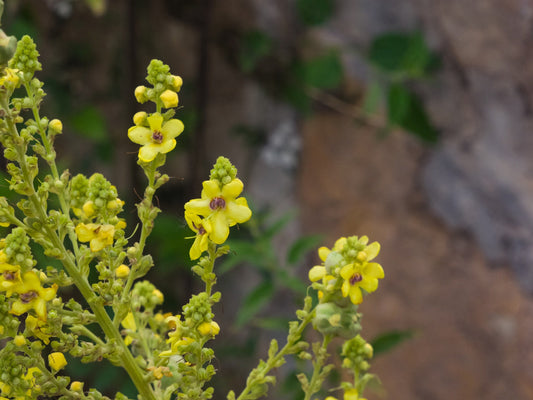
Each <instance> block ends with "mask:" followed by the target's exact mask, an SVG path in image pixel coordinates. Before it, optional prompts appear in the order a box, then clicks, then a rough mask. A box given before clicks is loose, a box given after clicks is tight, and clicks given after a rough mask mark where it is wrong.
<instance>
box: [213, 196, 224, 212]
mask: <svg viewBox="0 0 533 400" xmlns="http://www.w3.org/2000/svg"><path fill="white" fill-rule="evenodd" d="M225 207H226V201H225V200H224V199H223V198H222V197H215V198H214V199H213V200H211V202H210V203H209V208H211V210H221V209H223V208H225Z"/></svg>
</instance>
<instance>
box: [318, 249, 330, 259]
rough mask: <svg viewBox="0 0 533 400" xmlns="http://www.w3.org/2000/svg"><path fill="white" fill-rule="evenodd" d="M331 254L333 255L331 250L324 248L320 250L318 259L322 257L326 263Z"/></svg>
mask: <svg viewBox="0 0 533 400" xmlns="http://www.w3.org/2000/svg"><path fill="white" fill-rule="evenodd" d="M329 253H331V250H330V249H328V248H327V247H325V246H322V247H321V248H319V249H318V257H320V259H321V260H322V261H326V258H328V254H329Z"/></svg>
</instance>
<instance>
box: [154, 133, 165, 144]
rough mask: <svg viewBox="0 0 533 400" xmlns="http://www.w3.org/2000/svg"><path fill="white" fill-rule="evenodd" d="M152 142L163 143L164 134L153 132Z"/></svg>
mask: <svg viewBox="0 0 533 400" xmlns="http://www.w3.org/2000/svg"><path fill="white" fill-rule="evenodd" d="M152 140H153V141H154V142H156V143H161V142H162V141H163V134H162V133H161V132H159V131H153V132H152Z"/></svg>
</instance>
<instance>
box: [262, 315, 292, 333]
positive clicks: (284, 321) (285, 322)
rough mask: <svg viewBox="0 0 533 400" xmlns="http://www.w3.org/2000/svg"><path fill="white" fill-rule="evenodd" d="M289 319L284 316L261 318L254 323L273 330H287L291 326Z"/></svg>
mask: <svg viewBox="0 0 533 400" xmlns="http://www.w3.org/2000/svg"><path fill="white" fill-rule="evenodd" d="M289 321H290V319H289V318H283V317H279V318H276V317H269V318H259V319H257V321H256V322H255V323H254V325H256V326H258V327H259V328H262V329H269V330H272V331H286V330H287V327H288V326H289Z"/></svg>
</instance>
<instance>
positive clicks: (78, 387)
mask: <svg viewBox="0 0 533 400" xmlns="http://www.w3.org/2000/svg"><path fill="white" fill-rule="evenodd" d="M70 390H72V391H73V392H81V391H83V382H80V381H72V383H71V384H70Z"/></svg>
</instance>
